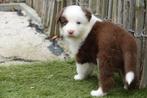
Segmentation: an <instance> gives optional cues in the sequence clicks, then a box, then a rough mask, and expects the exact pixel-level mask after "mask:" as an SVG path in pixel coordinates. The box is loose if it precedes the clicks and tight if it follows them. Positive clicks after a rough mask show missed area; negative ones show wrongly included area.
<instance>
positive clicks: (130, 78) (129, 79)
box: [126, 71, 134, 85]
mask: <svg viewBox="0 0 147 98" xmlns="http://www.w3.org/2000/svg"><path fill="white" fill-rule="evenodd" d="M133 80H134V72H132V71H129V72H127V74H126V81H127V82H128V84H129V85H130V84H131V82H132V81H133Z"/></svg>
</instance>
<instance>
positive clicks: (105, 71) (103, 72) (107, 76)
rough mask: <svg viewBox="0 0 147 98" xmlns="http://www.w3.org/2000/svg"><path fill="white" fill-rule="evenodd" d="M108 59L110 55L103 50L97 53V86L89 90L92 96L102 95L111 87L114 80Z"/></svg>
mask: <svg viewBox="0 0 147 98" xmlns="http://www.w3.org/2000/svg"><path fill="white" fill-rule="evenodd" d="M110 60H111V58H110V56H109V55H108V54H106V53H105V52H104V53H100V54H99V88H98V90H93V91H91V95H92V96H104V95H106V94H107V92H108V91H109V90H110V89H111V88H112V87H113V85H114V80H113V78H112V76H113V71H112V66H111V63H110V62H111V61H110Z"/></svg>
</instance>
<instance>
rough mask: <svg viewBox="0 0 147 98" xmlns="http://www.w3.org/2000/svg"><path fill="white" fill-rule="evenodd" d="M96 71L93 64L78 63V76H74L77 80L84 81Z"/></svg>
mask: <svg viewBox="0 0 147 98" xmlns="http://www.w3.org/2000/svg"><path fill="white" fill-rule="evenodd" d="M93 69H94V65H93V64H89V63H85V64H79V63H76V70H77V75H75V76H74V79H75V80H83V79H85V78H86V77H87V76H88V75H90V74H91V73H92V71H93Z"/></svg>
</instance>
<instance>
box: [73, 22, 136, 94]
mask: <svg viewBox="0 0 147 98" xmlns="http://www.w3.org/2000/svg"><path fill="white" fill-rule="evenodd" d="M97 58H98V59H99V65H98V66H99V71H100V72H99V80H100V86H101V87H102V89H103V91H104V92H107V91H108V90H109V89H111V88H112V86H113V84H114V80H113V78H112V76H113V74H114V72H116V71H119V72H121V74H122V75H123V78H125V74H126V73H127V72H128V71H133V72H134V73H135V76H136V61H137V44H136V41H135V38H134V37H133V36H132V35H131V34H129V33H128V32H127V31H125V30H124V29H122V28H121V27H119V26H118V25H115V24H113V23H111V22H108V21H104V22H96V23H95V25H94V26H93V28H92V30H91V32H90V33H89V35H88V37H87V38H86V39H85V41H84V42H83V44H82V45H81V47H80V49H79V51H78V53H77V55H76V60H77V62H78V63H81V64H83V63H94V64H97V60H98V59H97ZM135 78H136V77H135ZM124 80H125V79H124ZM125 83H126V82H125Z"/></svg>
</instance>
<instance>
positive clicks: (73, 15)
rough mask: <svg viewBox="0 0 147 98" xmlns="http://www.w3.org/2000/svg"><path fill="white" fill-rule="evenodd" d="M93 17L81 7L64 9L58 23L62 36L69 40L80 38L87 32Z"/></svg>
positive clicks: (73, 6)
mask: <svg viewBox="0 0 147 98" xmlns="http://www.w3.org/2000/svg"><path fill="white" fill-rule="evenodd" d="M91 17H92V14H91V12H90V11H89V10H88V9H84V8H81V7H80V6H76V5H72V6H68V7H66V8H64V9H63V10H61V12H60V13H59V16H58V17H57V22H59V23H60V24H61V27H60V33H61V35H63V36H64V37H67V38H80V37H81V36H83V35H84V33H85V32H86V30H87V27H88V25H89V23H90V19H91Z"/></svg>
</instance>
